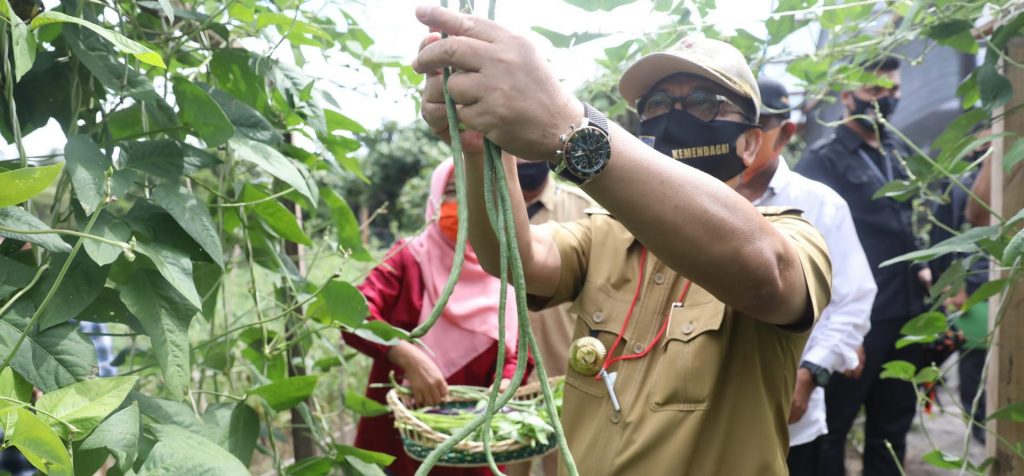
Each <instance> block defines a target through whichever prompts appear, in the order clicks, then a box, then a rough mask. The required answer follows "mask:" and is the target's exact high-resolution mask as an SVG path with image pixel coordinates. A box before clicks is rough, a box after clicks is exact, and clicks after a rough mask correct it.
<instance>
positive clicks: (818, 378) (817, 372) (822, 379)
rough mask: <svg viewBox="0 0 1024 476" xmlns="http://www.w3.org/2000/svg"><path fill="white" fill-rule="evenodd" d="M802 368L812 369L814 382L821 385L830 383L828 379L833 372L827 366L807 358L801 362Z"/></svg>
mask: <svg viewBox="0 0 1024 476" xmlns="http://www.w3.org/2000/svg"><path fill="white" fill-rule="evenodd" d="M800 368H802V369H807V370H809V371H811V377H813V378H814V384H815V385H817V386H819V387H824V386H826V385H828V379H829V377H831V376H832V372H830V371H829V370H828V369H826V368H825V367H822V366H820V365H815V364H812V363H810V362H808V361H806V360H805V361H803V362H800Z"/></svg>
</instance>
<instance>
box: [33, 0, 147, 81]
mask: <svg viewBox="0 0 1024 476" xmlns="http://www.w3.org/2000/svg"><path fill="white" fill-rule="evenodd" d="M51 23H75V24H78V25H82V26H84V27H86V28H88V29H90V30H92V31H94V32H96V34H98V35H100V36H101V37H103V38H104V39H105V40H107V41H109V42H110V43H111V44H113V45H114V47H115V48H117V49H118V50H120V51H121V52H123V53H128V54H131V55H132V56H135V57H136V58H138V60H139V61H142V62H143V63H146V64H149V65H153V66H156V67H159V68H164V69H166V68H167V65H166V64H164V60H163V59H162V58H160V55H159V54H157V53H155V52H153V50H150V49H149V48H146V47H145V46H142V45H141V44H139V43H138V42H135V41H133V40H130V39H128V38H127V37H125V36H124V35H122V34H120V33H117V32H114V31H110V30H108V29H106V28H103V27H101V26H99V25H97V24H95V23H92V22H88V21H86V20H83V19H81V18H75V17H73V16H70V15H65V14H63V13H61V12H58V11H54V10H50V11H45V12H43V13H40V14H39V15H37V16H36V17H35V18H33V19H32V29H33V30H36V29H39V28H40V27H42V26H45V25H49V24H51Z"/></svg>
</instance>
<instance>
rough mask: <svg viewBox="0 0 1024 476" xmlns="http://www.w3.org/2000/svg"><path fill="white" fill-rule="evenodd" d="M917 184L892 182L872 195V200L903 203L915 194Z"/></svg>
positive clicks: (906, 181) (901, 181) (904, 181)
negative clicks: (884, 199) (888, 199)
mask: <svg viewBox="0 0 1024 476" xmlns="http://www.w3.org/2000/svg"><path fill="white" fill-rule="evenodd" d="M917 187H918V186H917V184H915V183H913V182H910V181H908V180H893V181H892V182H889V183H887V184H885V185H883V186H882V188H880V189H878V191H876V192H875V194H874V195H872V196H871V199H872V200H878V199H879V198H883V197H886V198H892V199H893V200H896V201H897V202H905V201H907V200H909V199H910V198H912V197H914V196H915V195H916V194H917Z"/></svg>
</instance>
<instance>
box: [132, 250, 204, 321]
mask: <svg viewBox="0 0 1024 476" xmlns="http://www.w3.org/2000/svg"><path fill="white" fill-rule="evenodd" d="M135 249H136V250H138V251H139V252H140V253H142V254H144V255H146V256H147V257H149V259H150V260H152V261H153V264H155V265H156V269H157V270H158V271H160V274H161V275H163V277H164V279H166V280H167V282H168V283H170V284H171V286H173V287H174V289H175V290H177V291H178V292H179V293H181V295H182V296H183V297H184V298H185V299H186V300H188V302H189V304H191V305H193V306H194V307H195V308H196V309H200V308H202V307H203V303H202V300H201V299H200V298H199V293H198V292H197V291H196V285H195V281H194V280H193V279H192V260H191V259H189V257H188V255H187V254H185V253H183V252H181V251H179V250H177V249H174V248H172V247H170V246H165V245H162V244H160V243H156V242H145V241H139V242H138V243H136V247H135Z"/></svg>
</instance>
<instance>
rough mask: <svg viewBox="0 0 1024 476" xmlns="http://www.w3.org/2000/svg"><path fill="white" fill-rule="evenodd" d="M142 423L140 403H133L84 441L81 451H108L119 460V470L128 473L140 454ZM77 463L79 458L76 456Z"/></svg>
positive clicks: (105, 421)
mask: <svg viewBox="0 0 1024 476" xmlns="http://www.w3.org/2000/svg"><path fill="white" fill-rule="evenodd" d="M141 434H142V421H141V417H140V416H139V402H132V404H131V405H128V406H127V407H124V408H123V409H121V410H119V411H118V412H117V413H114V414H113V415H110V417H109V418H107V419H106V420H104V421H103V423H100V425H99V426H97V427H96V429H95V430H93V432H92V433H91V434H90V435H89V436H88V437H87V438H86V439H85V440H83V441H82V444H81V445H80V446H79V450H80V451H88V450H106V451H109V452H110V454H111V455H113V456H114V459H115V460H117V468H118V469H120V470H121V472H122V473H126V472H127V471H128V470H129V469H131V467H132V464H133V463H135V458H136V456H138V454H139V437H140V436H141ZM76 461H77V456H76Z"/></svg>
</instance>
